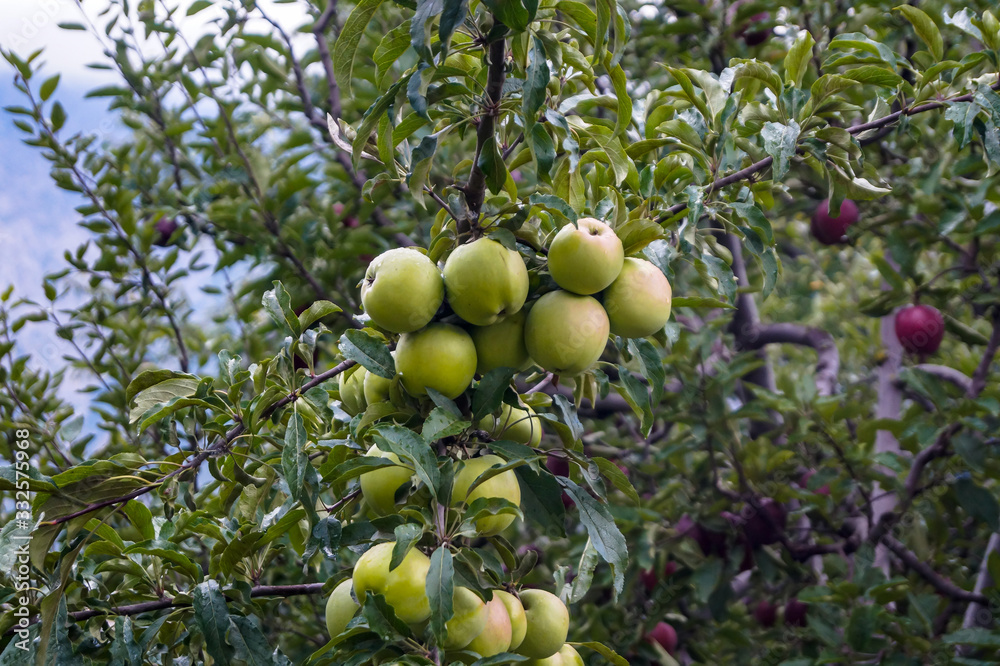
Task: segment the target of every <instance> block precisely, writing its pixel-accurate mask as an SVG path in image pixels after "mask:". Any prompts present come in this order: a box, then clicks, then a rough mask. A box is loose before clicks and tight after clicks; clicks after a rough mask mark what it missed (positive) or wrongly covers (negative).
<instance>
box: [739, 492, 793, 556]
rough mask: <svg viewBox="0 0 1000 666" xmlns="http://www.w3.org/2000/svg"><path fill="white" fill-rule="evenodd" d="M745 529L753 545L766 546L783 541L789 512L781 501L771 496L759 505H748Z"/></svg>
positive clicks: (749, 541) (748, 540)
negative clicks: (782, 536) (776, 500)
mask: <svg viewBox="0 0 1000 666" xmlns="http://www.w3.org/2000/svg"><path fill="white" fill-rule="evenodd" d="M745 511H746V522H745V523H744V524H743V531H744V533H745V534H746V537H747V542H748V543H749V544H750V546H751V547H756V546H766V545H768V544H772V543H778V542H779V541H781V535H782V534H784V532H785V528H786V527H787V526H788V512H787V511H786V510H785V507H784V506H783V505H782V504H781V502H775V501H774V500H773V499H771V498H765V499H763V500H761V501H760V503H759V506H757V507H753V506H747V507H746V509H745Z"/></svg>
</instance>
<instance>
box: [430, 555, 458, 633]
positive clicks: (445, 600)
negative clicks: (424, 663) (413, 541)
mask: <svg viewBox="0 0 1000 666" xmlns="http://www.w3.org/2000/svg"><path fill="white" fill-rule="evenodd" d="M425 589H426V591H427V601H429V602H430V606H431V622H430V624H431V633H433V634H434V637H435V638H436V639H437V642H438V644H441V643H443V642H444V640H445V638H447V636H448V630H447V628H446V627H445V624H446V623H447V622H448V620H450V619H451V617H452V615H453V614H454V608H453V601H454V595H455V565H454V563H453V562H452V557H451V551H450V550H449V549H448V548H447V547H446V546H440V547H439V548H438V549H437V550H435V551H434V552H433V553H432V554H431V566H430V570H428V572H427V583H426V587H425Z"/></svg>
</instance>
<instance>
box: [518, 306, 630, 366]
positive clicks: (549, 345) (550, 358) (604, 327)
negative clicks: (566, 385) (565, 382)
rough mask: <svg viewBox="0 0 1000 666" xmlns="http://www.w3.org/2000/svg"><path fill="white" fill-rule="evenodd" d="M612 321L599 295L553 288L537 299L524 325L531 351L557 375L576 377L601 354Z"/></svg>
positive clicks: (529, 350) (540, 362) (533, 356)
mask: <svg viewBox="0 0 1000 666" xmlns="http://www.w3.org/2000/svg"><path fill="white" fill-rule="evenodd" d="M610 328H611V325H610V323H609V322H608V314H607V313H606V312H605V311H604V308H603V307H602V306H601V304H600V303H598V302H597V300H596V299H594V298H592V297H590V296H580V295H577V294H571V293H570V292H568V291H552V292H549V293H547V294H545V295H544V296H542V297H541V298H539V299H538V301H537V302H536V303H535V305H534V306H533V307H532V308H531V311H530V312H529V313H528V320H527V322H525V325H524V342H525V345H526V346H527V348H528V354H529V355H530V356H531V358H532V359H533V360H534V361H535V363H537V364H538V365H540V366H542V367H543V368H544V369H545V370H547V371H549V372H553V373H555V374H557V375H565V376H567V377H573V376H575V375H579V374H581V373H583V372H585V371H586V370H588V369H589V368H590V367H591V366H593V365H594V363H596V362H597V360H598V359H599V358H601V354H602V353H604V347H605V345H607V342H608V333H609V332H610Z"/></svg>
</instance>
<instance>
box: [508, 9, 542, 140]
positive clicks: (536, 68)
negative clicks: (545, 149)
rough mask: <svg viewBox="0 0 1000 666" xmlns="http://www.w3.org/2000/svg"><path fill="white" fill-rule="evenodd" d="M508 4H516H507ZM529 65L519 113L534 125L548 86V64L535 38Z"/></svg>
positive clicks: (532, 42)
mask: <svg viewBox="0 0 1000 666" xmlns="http://www.w3.org/2000/svg"><path fill="white" fill-rule="evenodd" d="M508 4H517V3H516V2H509V3H508ZM531 44H532V46H531V63H530V64H529V65H528V69H527V71H526V72H525V80H524V87H523V88H522V91H521V94H522V98H521V112H522V113H523V114H524V118H525V122H526V123H528V124H529V125H530V124H534V122H535V119H536V118H537V117H538V110H539V109H540V108H542V105H543V104H545V96H546V92H547V86H548V85H549V63H548V60H547V59H546V56H545V47H544V46H543V45H542V40H540V39H539V38H538V37H537V36H535V35H532V37H531Z"/></svg>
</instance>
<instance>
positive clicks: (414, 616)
mask: <svg viewBox="0 0 1000 666" xmlns="http://www.w3.org/2000/svg"><path fill="white" fill-rule="evenodd" d="M393 545H394V544H393V542H391V541H389V542H386V543H380V544H378V545H376V546H373V547H372V548H370V549H369V550H368V551H366V552H365V554H364V555H362V556H361V558H360V559H358V563H357V564H356V565H354V594H355V595H356V596H357V598H358V602H359V603H361V604H363V603H364V602H365V595H366V594H367V593H368V592H369V591H372V592H375V593H378V594H381V595H382V596H384V597H385V600H386V602H388V604H389V605H390V606H392V609H393V611H395V613H396V617H398V618H399V619H400V620H402V621H403V622H406V623H407V624H419V623H421V622H423V621H424V620H426V619H427V618H429V617H430V616H431V606H430V602H429V601H428V600H427V591H426V587H427V572H428V571H429V570H430V568H431V561H430V559H429V558H428V557H427V556H426V555H424V554H423V553H421V552H420V551H419V550H417V549H416V548H412V549H410V552H408V553H407V554H406V557H404V558H403V561H402V563H400V565H399V566H398V567H396V568H395V569H393V570H392V571H389V562H390V561H391V560H392V548H393Z"/></svg>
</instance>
